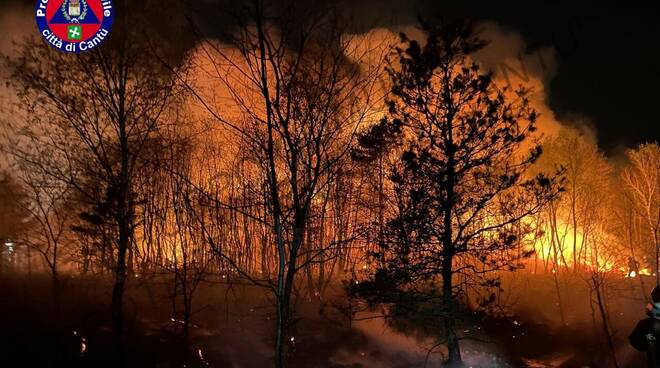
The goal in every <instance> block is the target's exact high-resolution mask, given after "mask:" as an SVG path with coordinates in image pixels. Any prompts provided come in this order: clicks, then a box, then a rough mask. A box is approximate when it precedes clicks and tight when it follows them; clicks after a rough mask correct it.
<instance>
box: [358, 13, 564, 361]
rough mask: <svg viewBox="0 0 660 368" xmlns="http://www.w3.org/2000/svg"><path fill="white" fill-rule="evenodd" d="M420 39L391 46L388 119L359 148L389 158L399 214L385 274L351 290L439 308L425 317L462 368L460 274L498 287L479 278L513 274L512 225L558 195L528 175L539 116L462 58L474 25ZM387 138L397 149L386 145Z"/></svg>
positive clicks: (452, 25) (384, 259) (389, 235)
mask: <svg viewBox="0 0 660 368" xmlns="http://www.w3.org/2000/svg"><path fill="white" fill-rule="evenodd" d="M423 30H424V31H425V32H426V33H427V38H426V43H425V44H420V43H419V42H418V41H415V40H411V39H408V38H407V37H406V36H405V35H402V43H403V45H404V46H402V47H396V48H395V54H396V59H395V60H394V61H393V62H392V63H391V66H390V67H389V70H388V71H389V75H390V78H391V83H392V88H391V101H390V102H389V113H388V116H387V117H386V118H385V120H383V121H382V122H381V123H380V124H379V125H377V126H375V127H374V128H372V129H371V131H370V132H367V134H368V135H370V138H368V139H367V138H363V139H362V140H361V142H362V143H363V145H366V143H369V144H370V145H371V146H372V147H371V150H372V151H373V150H374V149H375V148H377V147H378V145H377V144H375V142H377V141H378V140H380V141H381V142H382V143H381V144H386V145H387V146H390V147H393V148H395V151H394V154H396V155H398V160H397V162H396V164H395V165H394V166H393V167H392V168H391V175H390V177H389V180H390V181H391V184H392V188H393V195H394V200H395V203H396V205H395V207H396V208H395V210H394V212H395V213H396V214H395V215H394V216H392V217H391V218H389V219H388V222H387V226H386V229H385V231H384V234H383V236H384V239H383V240H382V242H381V243H382V249H381V250H380V251H379V252H378V253H377V254H376V256H377V258H379V259H380V260H381V262H380V263H381V264H382V266H381V267H380V268H379V269H378V270H377V271H376V273H375V276H374V279H373V280H371V281H370V282H367V283H363V287H362V288H360V290H361V291H363V292H367V293H369V292H371V295H375V296H376V298H375V299H376V300H382V301H390V302H391V301H393V300H397V299H396V298H394V299H387V296H394V295H399V296H401V295H407V297H406V300H411V301H423V302H424V303H435V304H436V305H440V307H435V308H434V309H433V311H434V312H433V313H434V314H435V315H436V316H438V317H441V318H442V320H443V330H444V336H445V338H446V345H447V348H448V357H447V364H448V365H450V366H453V365H460V364H461V353H460V349H459V339H460V337H459V336H458V335H457V333H456V317H457V305H456V304H457V303H456V296H457V294H458V288H459V287H460V286H461V285H456V284H455V281H456V276H457V274H461V275H466V276H468V279H469V280H471V279H472V277H474V276H476V282H481V283H483V284H485V285H486V286H496V285H497V283H496V281H493V280H489V279H487V278H484V276H483V275H484V274H485V273H486V272H488V271H492V270H497V269H501V268H507V269H508V268H514V267H515V266H516V265H517V264H516V263H515V257H514V255H513V254H511V253H512V252H509V250H510V249H512V248H514V247H515V246H516V245H517V244H518V240H519V231H518V230H517V227H515V226H513V225H516V224H519V223H520V220H521V219H523V218H525V217H526V216H529V215H531V214H533V213H535V212H536V211H538V210H540V209H541V208H542V206H543V205H545V204H546V203H547V202H548V201H549V200H550V199H552V198H553V197H554V196H555V195H556V193H557V191H558V188H557V186H556V185H555V184H556V183H555V181H554V180H553V179H551V178H548V177H546V176H543V175H538V176H536V177H525V172H526V170H527V169H528V168H529V166H530V165H531V164H532V163H533V162H534V161H535V160H536V159H537V158H538V157H539V155H540V153H541V149H540V147H539V146H538V145H536V144H535V142H534V141H533V140H532V139H531V138H530V135H531V134H532V132H534V130H535V120H536V117H537V114H536V112H535V111H534V110H533V109H532V108H531V107H530V106H529V103H528V100H527V97H526V96H527V91H526V90H525V89H523V88H520V89H518V90H516V91H511V90H507V89H499V88H498V87H497V86H496V85H495V84H494V82H493V80H492V77H491V75H490V74H488V73H483V72H482V71H481V70H480V68H479V65H477V64H476V63H475V62H473V61H471V60H470V54H472V53H473V52H475V51H477V50H479V49H480V48H482V47H483V46H484V45H485V42H483V41H482V40H480V39H479V38H478V37H477V36H476V35H475V33H474V32H473V28H472V26H471V24H469V23H467V22H449V23H441V25H439V26H430V25H424V26H423ZM393 136H398V137H399V141H400V142H401V143H400V144H397V145H393V144H391V142H392V141H393ZM388 142H389V143H388ZM516 254H517V253H516ZM438 276H439V279H438ZM438 282H439V284H440V285H441V286H440V290H436V285H437V284H438ZM374 292H375V293H374ZM367 295H368V294H367ZM384 296H385V297H384ZM399 301H401V300H399ZM438 308H439V309H438Z"/></svg>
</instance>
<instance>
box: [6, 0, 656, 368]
mask: <svg viewBox="0 0 660 368" xmlns="http://www.w3.org/2000/svg"><path fill="white" fill-rule="evenodd" d="M125 17H126V18H127V19H123V20H120V21H119V22H118V24H122V23H121V22H129V23H132V24H136V23H135V22H132V20H131V19H130V16H128V15H127V16H125ZM236 17H237V18H238V21H237V22H236V24H237V25H236V27H234V28H233V29H232V30H231V32H230V33H228V34H227V35H224V37H222V38H221V40H219V39H210V38H204V39H202V38H200V39H199V40H196V42H197V46H196V47H195V48H194V49H192V50H191V51H188V52H187V53H186V54H185V56H184V57H174V56H172V55H170V54H168V53H169V52H172V53H176V50H169V49H167V48H159V47H154V42H155V44H158V42H159V41H162V40H158V39H155V40H153V39H149V38H148V37H137V36H136V35H137V34H142V33H143V32H145V30H144V29H141V28H140V27H138V26H136V27H132V28H130V30H129V29H128V28H122V27H121V26H118V27H117V28H116V29H114V30H113V32H112V36H111V39H109V40H108V41H107V42H106V44H105V45H104V46H103V47H100V48H97V49H95V50H94V51H92V52H89V53H84V54H80V55H78V56H72V55H67V54H63V53H58V52H56V51H55V50H52V49H51V48H50V47H49V46H48V45H47V44H44V43H43V42H41V40H27V41H26V43H25V44H24V45H18V46H19V47H20V53H19V54H17V55H16V56H10V57H7V58H6V59H5V64H6V66H7V67H8V68H9V70H10V71H11V74H12V76H11V79H10V81H11V82H10V84H11V88H12V89H13V90H15V91H16V101H14V103H13V104H11V106H10V105H9V104H7V105H6V106H5V109H6V111H12V114H11V116H6V117H5V118H4V119H5V120H6V121H5V122H3V123H5V126H6V129H4V131H3V134H4V138H3V139H4V143H3V146H2V149H3V152H4V153H5V154H6V156H7V162H8V164H7V169H6V171H5V174H4V176H3V177H2V181H1V182H0V206H1V207H2V209H1V211H0V221H1V224H0V230H1V231H2V234H0V237H2V239H3V243H4V244H3V246H2V252H1V253H0V273H1V274H2V275H19V274H20V275H33V274H34V275H37V274H47V275H48V276H49V280H50V293H51V295H50V296H49V297H50V298H51V301H50V303H52V308H51V307H48V308H50V310H52V313H58V310H59V309H60V306H61V305H63V304H67V303H69V304H70V303H74V302H75V301H71V300H62V298H61V293H60V285H61V283H62V280H63V279H69V280H71V279H79V280H85V279H99V280H105V281H106V282H109V283H111V287H112V291H111V293H110V294H108V299H109V300H107V303H108V306H109V307H110V309H111V311H112V313H111V325H110V326H109V328H110V329H111V331H112V336H113V339H112V346H113V354H112V359H113V366H121V365H124V364H129V363H130V362H128V363H127V362H126V358H125V353H124V351H125V348H126V347H125V343H126V339H127V337H126V336H127V335H130V333H131V332H130V329H131V327H130V326H128V325H127V323H126V318H125V313H126V312H125V310H126V308H127V306H126V304H127V303H126V300H125V297H124V295H125V290H126V289H127V287H130V285H131V284H136V283H139V282H144V280H159V281H158V282H163V283H164V285H165V286H164V288H165V289H167V290H169V294H168V295H169V298H170V300H169V301H168V302H167V303H165V304H166V305H167V306H166V308H170V310H171V315H172V322H173V325H174V328H175V331H176V333H177V334H180V335H181V336H182V337H183V341H186V342H187V341H189V340H190V338H191V335H192V334H193V333H194V331H193V330H194V326H195V323H196V322H195V311H197V310H198V309H199V308H201V306H200V305H199V304H198V303H197V300H198V299H196V297H197V292H198V291H199V290H200V289H202V288H203V287H205V285H220V286H219V287H221V288H231V287H232V285H249V286H250V287H254V288H255V290H258V293H261V294H263V295H266V296H267V298H268V299H269V300H271V301H272V303H271V304H270V311H269V313H271V314H272V316H273V318H272V319H271V320H270V327H269V329H266V330H265V331H263V334H264V335H265V336H266V337H267V338H268V339H269V340H268V341H271V342H272V343H271V347H272V362H273V365H274V366H276V367H284V366H288V365H289V364H295V359H296V357H295V354H294V353H293V350H295V346H294V345H295V344H294V337H293V336H294V331H296V325H297V324H298V323H300V319H301V318H300V314H299V313H298V306H299V304H300V302H301V301H310V300H312V301H318V302H328V303H329V300H330V299H332V300H333V303H339V304H341V305H342V306H343V307H342V308H343V310H344V311H345V313H346V315H347V318H349V319H350V318H352V317H355V316H357V315H359V313H360V312H364V311H375V310H377V311H378V312H379V314H382V317H383V318H386V319H387V320H390V321H393V320H395V319H396V317H397V316H399V317H401V316H407V317H409V318H410V316H411V315H412V316H416V317H414V318H421V319H423V321H424V322H423V323H424V324H425V325H426V328H427V329H430V330H432V331H433V332H432V336H434V339H435V342H436V344H435V346H434V348H433V349H434V350H435V351H436V352H438V353H439V354H441V356H442V360H443V361H445V364H446V365H447V366H452V367H453V366H460V364H461V361H462V360H463V358H462V354H461V350H462V349H461V346H462V344H463V340H464V338H465V335H466V333H465V331H464V330H465V329H464V328H463V327H461V326H462V322H461V321H462V319H463V316H465V315H466V314H468V315H469V314H470V313H484V314H486V315H490V316H507V315H509V313H510V311H511V310H512V307H513V306H515V301H512V300H508V299H507V298H508V295H510V294H511V292H512V289H513V288H515V283H514V282H513V281H510V280H515V279H516V278H526V277H527V278H532V277H542V278H544V279H546V280H549V281H551V283H550V284H549V285H550V286H549V287H550V289H549V290H552V293H550V294H549V295H551V298H553V299H554V300H551V301H549V302H548V304H547V305H546V306H545V308H547V309H551V310H552V313H554V314H555V315H556V316H557V317H558V318H557V320H558V321H557V322H558V325H567V324H569V323H570V321H569V320H570V317H569V314H570V313H571V309H572V308H573V304H576V303H579V304H581V305H582V306H583V307H584V308H588V309H589V310H590V311H591V318H592V319H593V321H589V323H592V322H593V326H594V330H595V331H596V334H597V335H598V336H599V338H600V339H602V340H600V341H601V342H600V343H601V344H602V345H601V346H602V347H603V351H606V355H607V356H608V357H607V361H608V362H609V363H608V364H612V365H613V366H614V365H616V366H618V364H619V363H618V362H617V352H616V348H615V345H616V343H617V341H619V340H620V339H621V338H625V333H626V331H621V332H619V331H616V329H615V328H614V327H613V322H612V318H616V317H615V316H612V313H611V312H610V310H609V308H610V304H609V303H608V300H613V299H614V298H617V297H621V296H622V295H623V294H625V297H626V298H629V300H631V301H635V302H636V303H638V304H639V305H640V308H639V309H640V310H641V306H643V304H644V301H645V300H646V299H647V293H648V290H649V288H650V287H652V286H654V285H655V284H660V269H659V268H660V266H659V264H658V261H659V259H660V257H659V252H660V240H659V236H660V146H658V143H657V142H648V143H646V144H642V145H640V146H639V147H636V148H633V149H630V150H628V151H627V152H626V154H625V157H617V158H616V159H615V158H610V157H606V156H605V155H604V154H603V153H602V152H601V151H600V150H599V148H598V145H597V143H596V137H595V135H594V133H593V132H592V131H591V130H590V129H589V128H587V127H584V126H580V125H575V126H568V125H566V126H564V127H562V129H561V130H560V131H559V132H557V133H556V134H553V135H544V134H540V133H539V132H538V129H537V117H538V112H537V111H535V109H534V108H533V106H531V105H530V102H529V98H528V95H529V92H530V90H529V88H528V87H527V86H525V85H524V84H522V85H518V86H510V85H505V84H504V83H502V80H501V79H500V78H498V76H497V75H496V74H493V73H492V72H491V71H489V70H487V69H485V68H483V67H482V66H480V65H479V64H478V63H477V62H476V61H475V60H474V58H473V57H472V55H473V54H474V53H475V52H477V51H479V50H480V49H482V48H483V47H485V46H486V45H487V42H488V40H487V39H482V38H481V37H480V36H479V33H478V32H476V29H475V25H474V24H472V23H471V22H469V21H464V20H461V21H454V20H452V21H444V22H441V23H433V24H426V23H424V22H422V23H421V24H420V25H419V34H422V35H423V37H418V36H415V37H413V35H405V34H402V35H401V36H400V37H394V36H393V37H390V38H383V37H373V38H369V37H368V36H363V37H349V36H347V34H348V32H347V29H348V28H347V27H349V24H346V23H347V21H346V20H344V19H341V17H339V16H338V15H337V14H335V13H334V12H332V11H328V12H326V13H325V14H323V15H322V16H317V17H309V18H304V19H306V20H305V21H301V20H300V19H299V18H297V17H300V14H297V13H296V12H295V11H291V12H285V14H284V15H277V16H275V15H272V14H270V13H269V9H268V8H265V9H264V4H262V3H261V2H258V1H257V2H255V5H254V6H253V7H250V8H248V9H246V10H245V14H238V15H236ZM145 27H146V26H145ZM154 282H156V281H154ZM575 284H579V285H581V286H580V287H582V288H585V290H588V293H589V296H588V298H585V299H583V300H575V298H573V299H571V297H570V290H569V289H570V288H571V287H572V286H571V285H575ZM621 285H629V286H628V287H621ZM532 289H533V288H532ZM222 290H224V289H222ZM222 290H221V289H219V291H218V293H223V292H226V291H222ZM336 290H341V293H340V295H342V296H341V297H337V293H336ZM530 293H533V290H531V291H530ZM200 357H201V353H200ZM129 365H130V364H129Z"/></svg>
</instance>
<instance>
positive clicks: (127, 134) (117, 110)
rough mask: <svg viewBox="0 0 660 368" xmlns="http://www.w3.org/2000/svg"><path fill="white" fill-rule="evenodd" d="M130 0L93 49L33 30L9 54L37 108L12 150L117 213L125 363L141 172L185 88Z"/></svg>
mask: <svg viewBox="0 0 660 368" xmlns="http://www.w3.org/2000/svg"><path fill="white" fill-rule="evenodd" d="M122 4H123V3H120V4H118V5H117V7H118V8H117V9H116V10H117V13H118V14H119V16H118V19H116V22H117V23H118V25H119V26H118V27H115V29H114V30H113V32H112V36H111V38H110V39H108V40H107V41H106V42H105V43H104V44H103V45H102V46H100V47H97V48H95V49H93V50H92V51H89V52H86V53H82V54H79V55H70V54H65V53H61V52H58V51H56V50H53V49H52V48H50V47H49V46H48V45H47V44H45V43H44V42H42V40H33V41H29V42H26V44H25V45H24V46H23V47H22V48H21V52H20V54H19V56H18V57H16V58H12V59H10V60H8V66H9V67H10V70H11V72H12V83H13V87H14V88H15V90H16V91H17V92H18V95H19V98H20V103H21V104H22V107H23V108H24V109H25V110H27V112H28V117H27V121H18V122H13V125H14V128H15V129H14V132H15V133H17V134H16V136H15V137H13V139H14V142H13V143H12V145H11V147H12V154H13V155H14V156H15V157H16V159H18V160H21V161H24V162H29V163H30V164H31V165H32V166H34V167H36V168H37V169H38V170H40V171H41V172H42V173H43V174H45V175H48V176H50V178H52V179H53V180H59V181H61V182H63V183H66V184H67V185H68V186H70V187H71V188H72V189H73V190H74V191H75V192H76V194H75V197H76V198H79V199H80V201H81V205H82V207H81V208H80V209H85V208H88V209H89V208H92V209H95V211H96V210H99V211H101V210H100V209H102V211H101V212H102V213H103V214H104V216H105V218H109V219H110V220H111V221H110V225H111V226H112V228H113V230H114V231H113V234H115V235H116V237H115V238H114V239H113V244H114V246H115V248H116V252H115V253H114V254H115V260H114V262H113V263H114V265H113V266H114V270H113V271H114V286H113V291H112V318H113V332H114V340H115V344H116V346H117V349H118V350H117V352H118V354H117V359H118V361H119V362H118V364H117V365H123V336H124V332H123V330H124V315H123V311H122V310H123V309H122V308H123V295H124V287H125V284H126V275H127V258H128V257H127V254H129V253H130V252H131V251H132V249H133V245H134V238H135V237H134V234H135V231H136V227H137V226H138V223H137V222H136V221H135V218H136V211H137V209H138V203H139V198H138V196H139V192H138V191H137V190H136V189H137V184H138V178H139V176H140V175H144V174H145V165H148V164H149V162H150V159H151V158H152V157H151V155H153V154H154V152H152V151H150V150H149V149H148V147H149V145H148V144H147V143H148V142H149V141H150V140H151V139H152V138H153V137H154V136H155V135H156V133H157V131H158V127H159V124H162V122H163V119H164V117H165V114H166V110H167V108H168V106H169V104H170V103H172V102H173V100H174V99H175V97H176V95H177V90H176V88H175V83H174V82H173V79H172V78H171V74H170V73H169V71H168V70H167V68H165V66H164V65H163V63H162V62H161V60H160V59H159V58H157V57H155V56H154V55H153V53H151V52H150V50H151V49H150V46H149V43H148V42H149V41H150V40H153V38H147V37H145V34H147V33H149V32H148V31H147V30H148V27H147V26H146V25H145V23H141V21H142V19H140V20H139V21H135V20H136V19H137V18H135V19H133V18H130V16H131V15H130V14H133V13H130V12H127V11H125V10H126V9H122V6H123V5H122ZM136 6H137V5H136ZM126 22H128V23H130V24H131V27H130V28H128V27H125V24H126ZM90 183H93V185H90ZM93 212H94V211H92V213H93ZM96 218H100V217H99V216H96Z"/></svg>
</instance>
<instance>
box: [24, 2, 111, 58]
mask: <svg viewBox="0 0 660 368" xmlns="http://www.w3.org/2000/svg"><path fill="white" fill-rule="evenodd" d="M113 12H114V9H113V7H112V0H37V8H36V17H37V26H38V27H39V32H40V33H41V36H42V37H43V38H44V39H45V40H46V42H48V43H49V44H50V45H51V46H53V47H54V48H56V49H58V50H60V51H64V52H73V53H79V52H85V51H89V50H91V49H93V48H95V47H97V46H99V45H100V44H101V43H102V42H103V40H105V39H106V38H107V37H108V34H109V33H110V29H111V28H112V18H113Z"/></svg>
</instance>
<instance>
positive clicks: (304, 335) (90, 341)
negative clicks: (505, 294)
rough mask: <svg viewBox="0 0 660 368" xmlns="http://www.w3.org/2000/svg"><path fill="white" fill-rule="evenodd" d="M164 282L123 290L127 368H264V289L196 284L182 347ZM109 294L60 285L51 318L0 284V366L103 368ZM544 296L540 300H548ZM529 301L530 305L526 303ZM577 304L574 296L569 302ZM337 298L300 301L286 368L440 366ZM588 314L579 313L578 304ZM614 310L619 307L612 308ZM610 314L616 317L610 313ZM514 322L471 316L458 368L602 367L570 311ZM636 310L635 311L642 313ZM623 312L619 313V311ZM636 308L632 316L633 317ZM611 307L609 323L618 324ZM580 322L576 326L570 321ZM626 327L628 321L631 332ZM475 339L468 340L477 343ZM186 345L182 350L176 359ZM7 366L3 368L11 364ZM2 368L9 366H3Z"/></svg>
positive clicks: (75, 282)
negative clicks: (350, 312)
mask: <svg viewBox="0 0 660 368" xmlns="http://www.w3.org/2000/svg"><path fill="white" fill-rule="evenodd" d="M167 285H168V284H167V282H166V280H160V279H155V278H154V279H151V280H144V279H143V280H140V279H137V278H136V279H133V280H131V282H130V283H129V286H128V289H127V297H126V303H125V312H126V319H127V322H126V325H127V326H126V327H127V329H126V331H127V333H126V356H127V358H126V361H127V363H128V366H129V367H140V368H147V367H154V368H174V367H186V368H202V367H236V368H239V367H246V368H250V367H259V368H261V367H268V366H271V365H272V363H271V362H272V358H271V356H272V345H273V343H272V331H273V317H274V316H273V312H272V311H273V308H272V300H270V299H269V298H268V297H266V296H265V293H264V291H263V290H262V289H256V290H255V289H254V288H251V287H247V286H243V285H233V286H231V287H228V286H227V285H226V284H217V283H216V284H204V285H202V286H201V287H200V290H199V291H198V292H197V294H196V295H195V308H194V310H195V311H194V314H193V317H192V318H193V325H192V327H191V338H190V341H189V343H188V344H186V343H185V342H184V341H183V339H182V337H181V336H182V333H181V322H180V320H179V319H178V317H177V316H176V315H174V314H173V312H172V311H173V304H172V301H171V297H170V296H169V295H168V293H169V290H168V286H167ZM110 290H111V289H110V286H109V284H108V283H107V282H104V281H103V280H102V279H99V278H97V279H86V280H85V281H82V280H81V279H78V278H67V279H64V280H62V281H61V287H60V293H59V299H60V303H59V304H60V307H59V308H54V307H53V302H52V293H51V289H50V280H49V279H48V278H47V277H39V276H36V275H33V276H32V277H27V276H21V277H14V278H7V277H6V276H4V277H0V356H1V357H2V359H3V362H2V363H3V364H1V365H2V366H3V367H38V368H46V367H70V368H76V367H95V368H96V367H111V366H112V363H111V361H112V360H111V359H110V357H111V356H112V353H113V350H112V344H111V329H110V313H109V300H110ZM551 291H552V290H551V289H548V290H546V291H545V292H547V293H548V294H549V295H546V296H542V295H538V296H537V298H538V297H541V298H546V299H545V300H546V301H547V300H552V296H551ZM529 299H530V300H532V299H534V298H533V297H532V296H529ZM576 299H577V297H576ZM343 303H345V301H344V300H343V299H341V298H334V299H332V298H329V300H326V301H323V302H321V301H319V300H310V299H306V298H305V297H301V298H299V300H298V302H297V303H296V317H297V318H296V323H295V330H294V331H292V334H291V339H290V341H289V357H288V361H289V363H290V364H289V366H290V367H294V368H298V367H300V368H313V367H318V368H404V367H406V368H415V367H420V368H421V367H425V366H427V367H438V366H439V365H440V361H441V358H442V357H441V351H438V350H439V349H436V350H433V352H432V353H429V349H430V347H432V346H433V345H435V343H434V342H435V341H437V340H435V339H434V338H433V336H429V335H428V334H425V333H420V332H419V331H418V330H417V329H416V328H414V327H410V326H409V327H408V328H401V327H396V328H394V327H392V324H389V323H387V322H386V321H384V320H383V319H382V318H376V317H377V311H371V312H363V313H358V314H357V315H355V316H354V318H353V319H352V320H349V318H348V317H347V315H346V314H345V313H343V309H344V308H343ZM585 304H586V305H587V306H588V303H585ZM619 304H621V303H619ZM619 304H617V306H618V305H619ZM628 304H629V306H628V307H630V308H631V310H632V311H633V312H630V313H631V316H630V317H628V318H626V319H623V318H614V319H615V320H616V323H614V326H615V327H614V330H615V344H616V346H617V357H618V359H619V367H620V368H627V367H630V368H633V367H641V366H643V360H642V359H643V356H642V354H639V353H636V352H634V351H632V349H631V348H630V347H629V346H628V344H627V342H626V336H627V333H628V331H629V328H631V323H634V321H633V320H634V319H635V318H637V317H639V318H642V317H643V313H641V312H640V313H635V312H634V310H636V309H641V308H640V306H639V305H636V304H634V305H633V303H630V302H629V303H628ZM517 305H518V307H517V308H515V309H514V310H513V312H512V314H509V315H507V316H500V317H498V318H494V317H488V316H484V315H474V316H471V317H470V318H469V319H468V320H464V322H463V323H462V325H461V329H462V335H463V336H464V337H466V339H465V340H463V341H462V353H463V357H464V360H465V361H466V363H467V366H470V367H474V368H477V367H480V368H488V367H493V368H506V367H512V368H517V367H521V368H523V367H563V368H573V367H575V368H584V367H589V368H596V367H603V368H604V367H608V366H609V365H607V364H606V363H604V362H607V361H608V354H607V350H606V349H604V342H603V341H602V338H601V337H599V335H598V332H597V329H596V327H597V325H594V323H593V321H592V319H591V318H590V317H589V318H588V319H587V320H584V319H585V315H584V311H583V310H581V309H580V308H575V307H573V308H566V311H565V312H564V313H565V314H566V315H565V318H566V320H565V323H564V325H563V326H562V325H561V324H558V323H557V321H556V320H553V319H552V316H553V315H554V314H555V313H554V312H553V310H554V309H556V308H555V305H554V302H548V303H547V306H546V308H545V309H539V308H540V307H539V306H536V305H533V304H532V303H530V302H529V301H527V300H524V298H523V299H521V300H519V302H518V304H517ZM641 306H642V307H643V304H642V305H641ZM622 308H624V309H625V308H626V307H625V306H623V307H622ZM635 308H636V309H635ZM620 309H621V308H616V307H614V306H613V307H612V308H610V313H611V314H612V315H613V316H615V317H622V316H624V314H623V313H626V312H622V311H620ZM580 320H582V322H579V321H580ZM631 321H632V322H631ZM476 332H478V333H476ZM186 345H187V346H188V348H186ZM9 362H12V363H9ZM7 363H8V364H7Z"/></svg>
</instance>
